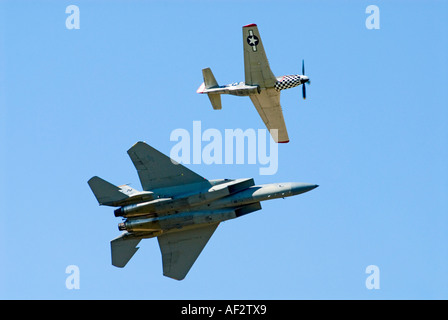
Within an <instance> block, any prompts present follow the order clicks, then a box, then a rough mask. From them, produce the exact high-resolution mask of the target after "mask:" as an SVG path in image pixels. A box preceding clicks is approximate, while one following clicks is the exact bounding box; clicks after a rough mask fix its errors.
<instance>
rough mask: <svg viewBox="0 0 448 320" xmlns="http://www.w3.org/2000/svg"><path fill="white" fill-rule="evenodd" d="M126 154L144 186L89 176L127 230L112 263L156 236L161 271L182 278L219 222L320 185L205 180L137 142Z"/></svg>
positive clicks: (114, 244) (118, 264)
mask: <svg viewBox="0 0 448 320" xmlns="http://www.w3.org/2000/svg"><path fill="white" fill-rule="evenodd" d="M128 154H129V156H130V158H131V160H132V162H133V163H134V166H135V168H136V169H137V172H138V176H139V178H140V182H141V185H142V188H143V191H137V190H135V189H133V188H131V187H129V186H128V185H122V186H115V185H113V184H111V183H109V182H107V181H105V180H103V179H101V178H99V177H96V176H95V177H93V178H91V179H90V180H89V181H88V184H89V186H90V188H91V189H92V191H93V193H94V195H95V197H96V199H97V200H98V203H99V204H100V205H104V206H111V207H118V208H117V209H116V210H115V211H114V214H115V216H116V217H121V218H122V219H123V222H121V223H119V224H118V229H119V230H120V231H123V233H122V234H121V235H120V236H118V237H117V238H115V239H113V240H112V241H111V253H112V265H114V266H116V267H120V268H123V267H124V266H126V264H127V263H128V262H129V260H130V259H131V258H132V257H133V255H134V254H135V253H136V252H137V250H138V247H137V245H138V244H139V242H140V240H141V239H146V238H154V237H157V240H158V242H159V246H160V250H161V252H162V264H163V274H164V275H165V276H167V277H170V278H173V279H176V280H182V279H184V278H185V276H186V275H187V273H188V271H189V270H190V268H191V267H192V265H193V264H194V262H195V261H196V259H197V257H198V256H199V254H200V253H201V251H202V249H203V248H204V247H205V245H206V244H207V242H208V240H209V239H210V237H211V236H212V235H213V232H215V230H216V228H217V227H218V225H219V223H220V222H222V221H226V220H229V219H234V218H238V217H241V216H243V215H245V214H248V213H251V212H254V211H257V210H260V209H261V205H260V202H261V201H264V200H271V199H277V198H285V197H290V196H295V195H298V194H301V193H304V192H307V191H310V190H312V189H314V188H316V187H317V185H315V184H309V183H294V182H292V183H291V182H289V183H272V184H265V185H255V183H254V180H253V179H252V178H248V179H219V180H207V179H205V178H203V177H201V176H200V175H198V174H197V173H195V172H193V171H191V170H189V169H188V168H186V167H184V166H183V165H181V164H178V163H177V162H175V161H174V160H172V159H170V158H169V157H167V156H166V155H164V154H162V153H160V152H159V151H157V150H156V149H154V148H152V147H151V146H149V145H147V144H146V143H144V142H137V143H136V144H134V145H133V146H132V147H131V148H130V149H129V150H128Z"/></svg>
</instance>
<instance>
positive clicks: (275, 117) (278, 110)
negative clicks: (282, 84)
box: [249, 88, 289, 143]
mask: <svg viewBox="0 0 448 320" xmlns="http://www.w3.org/2000/svg"><path fill="white" fill-rule="evenodd" d="M249 97H250V99H251V100H252V103H253V104H254V106H255V108H256V109H257V111H258V114H259V115H260V117H261V119H263V122H264V124H265V125H266V127H267V128H268V130H272V129H277V130H278V131H277V133H278V135H277V139H276V137H275V135H273V136H272V138H273V139H274V141H275V142H279V143H286V142H289V137H288V131H287V130H286V125H285V119H284V118H283V111H282V107H281V105H280V92H278V91H277V90H275V89H273V88H269V89H263V90H261V92H260V94H252V95H250V96H249ZM271 135H272V132H271Z"/></svg>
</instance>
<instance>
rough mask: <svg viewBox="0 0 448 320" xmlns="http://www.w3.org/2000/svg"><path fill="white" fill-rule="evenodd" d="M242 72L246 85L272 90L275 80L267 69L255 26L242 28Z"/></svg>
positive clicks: (266, 61) (267, 63) (250, 25)
mask: <svg viewBox="0 0 448 320" xmlns="http://www.w3.org/2000/svg"><path fill="white" fill-rule="evenodd" d="M243 48H244V72H245V77H246V79H245V82H246V84H247V85H251V86H256V85H258V86H260V87H261V88H273V87H274V86H275V82H276V81H277V79H276V78H275V76H274V74H273V73H272V71H271V68H270V67H269V62H268V59H267V58H266V53H265V52H264V48H263V43H262V42H261V36H260V33H259V32H258V28H257V25H256V24H249V25H247V26H244V27H243Z"/></svg>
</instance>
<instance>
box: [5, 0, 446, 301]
mask: <svg viewBox="0 0 448 320" xmlns="http://www.w3.org/2000/svg"><path fill="white" fill-rule="evenodd" d="M71 4H75V5H77V6H78V7H79V9H80V29H79V30H68V29H67V28H66V26H65V20H66V18H67V17H68V14H66V13H65V8H66V7H67V6H68V5H71ZM371 4H373V5H377V6H378V7H379V9H380V29H379V30H369V29H367V28H366V26H365V20H366V18H367V17H368V16H369V15H368V14H366V13H365V9H366V7H367V6H368V5H371ZM447 10H448V4H447V3H446V2H444V1H316V2H309V1H2V2H1V4H0V15H1V16H0V81H1V82H0V97H1V98H0V99H1V100H0V138H1V143H0V148H1V149H0V150H1V155H2V156H1V157H0V177H1V183H0V200H1V208H0V214H1V223H0V230H1V232H0V257H1V259H0V261H1V263H0V298H2V299H447V298H448V275H447V272H446V266H447V264H448V232H447V230H448V216H447V214H448V197H447V195H448V165H447V163H448V148H447V142H448V105H447V98H448V90H447V89H446V86H447V81H448V77H447V74H448V64H447V61H448V59H447V58H448V30H447V29H448V27H447V24H446V12H447ZM249 23H256V24H258V27H259V30H260V32H261V35H262V39H263V42H264V46H265V49H266V51H267V55H268V58H269V61H270V64H271V68H272V70H273V72H274V73H275V74H276V75H277V76H281V75H284V74H295V73H300V71H301V70H300V69H301V60H302V59H305V62H306V71H307V75H308V76H309V77H310V78H311V82H312V84H311V85H310V86H308V88H307V89H308V90H307V94H308V99H307V100H306V101H303V100H302V99H301V88H296V89H291V90H287V91H284V92H283V93H282V97H281V102H282V106H283V110H284V116H285V119H286V123H287V126H288V130H289V135H290V140H291V142H290V143H289V144H282V145H279V169H278V172H277V173H276V174H275V175H273V176H261V175H259V167H260V166H259V165H258V164H242V165H236V164H234V165H225V164H223V165H205V164H201V165H193V164H192V165H189V166H188V167H189V168H190V169H192V170H194V171H196V172H198V173H199V174H201V175H203V176H204V177H207V178H210V179H214V178H240V177H253V178H254V179H255V181H256V183H259V184H260V183H271V182H283V181H297V182H309V183H316V184H319V185H320V187H319V188H317V189H315V190H313V191H311V192H309V193H307V194H304V195H300V196H297V197H292V198H287V199H285V200H282V199H279V200H274V201H269V202H264V203H262V206H263V210H262V211H258V212H255V213H252V214H250V215H246V216H244V217H241V218H239V219H235V220H231V221H228V222H225V223H222V224H221V225H220V227H219V228H218V229H217V231H216V232H215V234H214V236H213V237H212V238H211V240H210V242H209V243H208V245H207V246H206V247H205V249H204V251H203V252H202V254H201V256H200V257H199V258H198V260H197V261H196V264H195V265H194V266H193V268H192V269H191V271H190V273H189V274H188V276H187V278H186V279H185V280H184V281H181V282H178V281H175V280H172V279H169V278H166V277H163V276H162V264H161V255H160V251H159V247H158V244H157V240H156V239H150V240H143V241H142V242H141V243H140V250H139V251H138V253H137V254H136V255H135V256H134V258H133V259H132V260H131V261H130V263H129V264H128V265H127V266H126V268H124V269H118V268H115V267H113V266H111V263H110V247H109V241H110V240H111V239H113V238H115V237H116V236H118V235H119V231H118V229H117V224H118V223H119V222H120V219H118V218H115V217H114V216H113V209H112V208H108V207H99V206H98V204H97V202H96V199H95V198H94V196H93V194H92V193H91V191H90V189H89V187H88V185H87V180H88V179H89V178H90V177H92V176H94V175H98V176H100V177H102V178H104V179H106V180H108V181H110V182H112V183H115V184H124V183H130V184H131V186H132V187H134V188H137V189H140V188H141V186H140V183H139V180H138V176H137V173H136V171H135V169H134V167H133V165H132V162H131V161H130V159H129V158H128V155H127V153H126V151H127V150H128V148H130V147H131V146H132V145H133V144H134V143H135V142H136V141H139V140H143V141H146V142H147V143H149V144H151V145H152V146H154V147H155V148H157V149H159V150H160V151H161V152H164V153H166V154H168V153H169V152H170V149H171V148H172V147H173V146H174V144H175V142H172V141H170V134H171V132H172V131H173V130H175V129H177V128H184V129H187V130H189V131H190V132H191V130H192V125H193V121H199V120H200V121H201V123H202V128H203V130H205V129H207V128H216V129H218V130H220V131H221V132H224V130H225V129H226V128H230V129H234V128H242V129H248V128H253V129H258V128H264V125H263V123H262V121H261V119H260V118H259V117H258V114H257V113H256V111H255V108H254V107H253V106H252V104H251V102H250V99H248V98H240V97H233V96H224V97H223V99H222V102H223V110H221V111H214V110H213V109H212V107H211V105H210V103H209V100H208V99H207V97H206V96H203V95H198V94H197V93H196V89H197V87H198V86H199V85H200V84H201V82H202V74H201V69H202V68H205V67H211V68H212V70H213V72H214V74H215V76H216V78H217V80H218V82H219V83H220V84H226V83H231V82H235V81H242V80H244V69H243V52H242V34H241V27H242V26H243V25H246V24H249ZM69 265H76V266H78V267H79V270H80V289H78V290H68V289H67V288H66V286H65V281H66V278H67V277H68V276H69V275H68V274H66V273H65V270H66V267H67V266H69ZM369 265H376V266H378V268H379V270H380V289H377V290H375V289H373V290H368V289H367V288H366V285H365V281H366V278H367V277H368V274H366V272H365V270H366V267H367V266H369Z"/></svg>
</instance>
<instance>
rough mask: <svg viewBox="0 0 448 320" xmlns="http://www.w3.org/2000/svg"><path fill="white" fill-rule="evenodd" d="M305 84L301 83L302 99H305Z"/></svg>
mask: <svg viewBox="0 0 448 320" xmlns="http://www.w3.org/2000/svg"><path fill="white" fill-rule="evenodd" d="M305 84H306V83H304V84H302V95H303V100H305V99H306V89H305Z"/></svg>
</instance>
